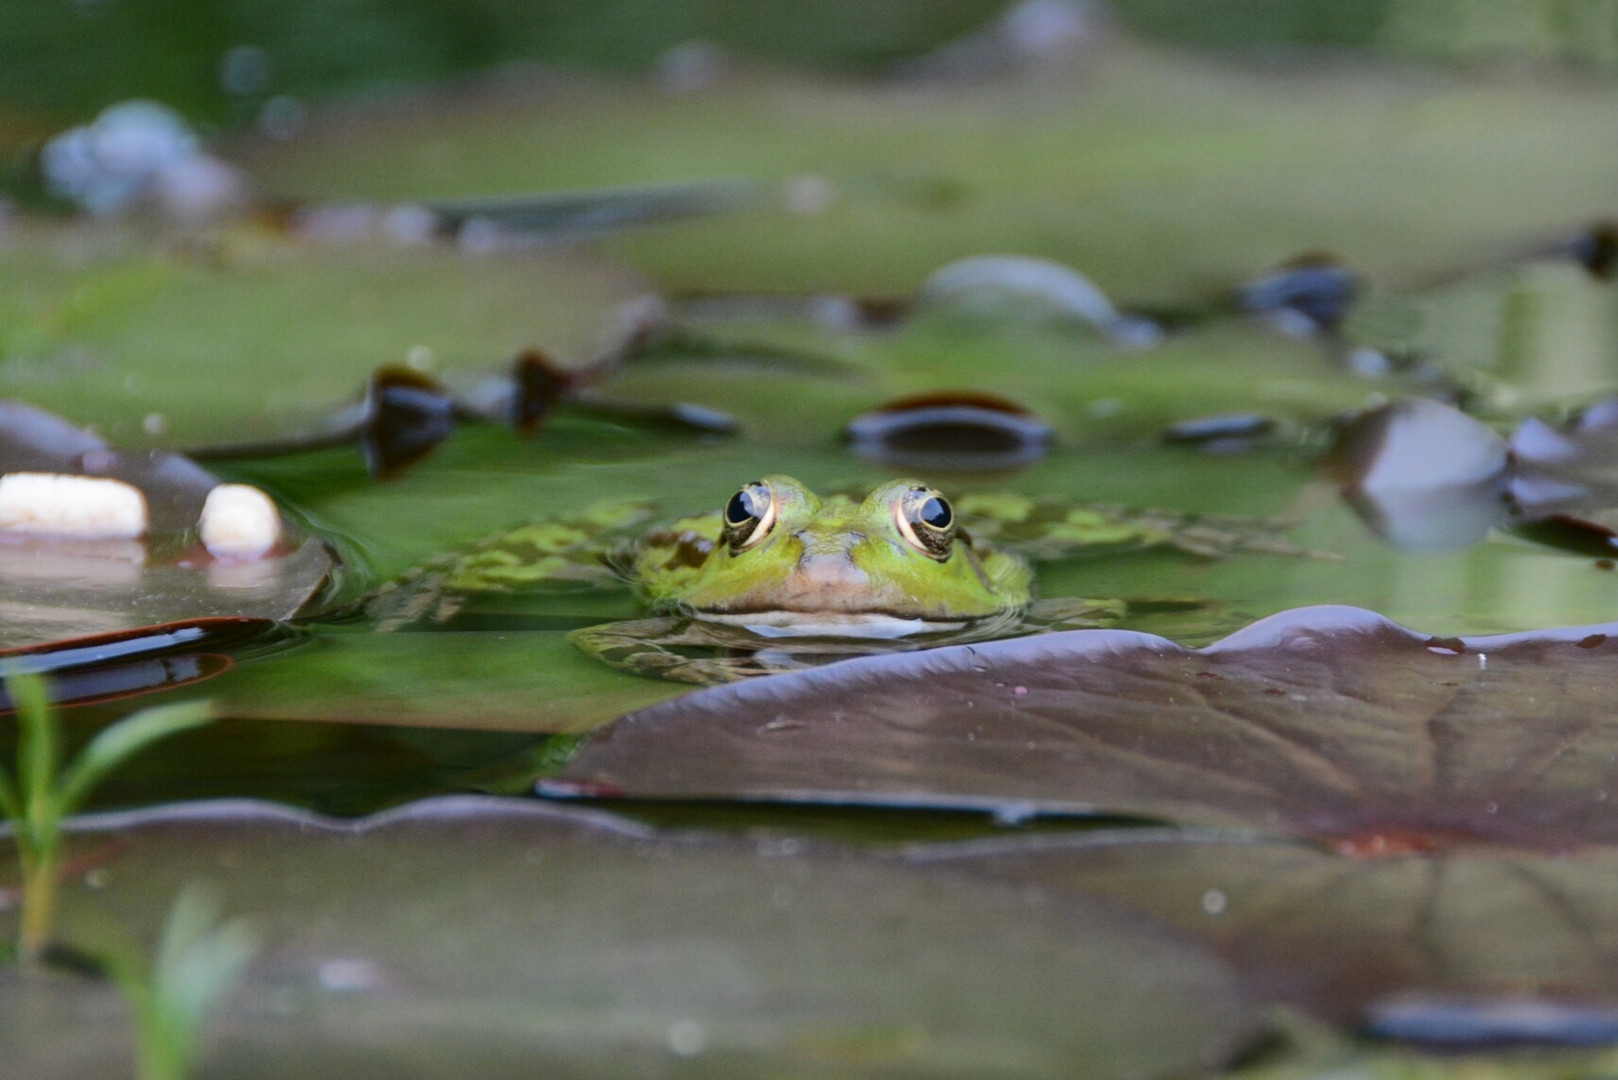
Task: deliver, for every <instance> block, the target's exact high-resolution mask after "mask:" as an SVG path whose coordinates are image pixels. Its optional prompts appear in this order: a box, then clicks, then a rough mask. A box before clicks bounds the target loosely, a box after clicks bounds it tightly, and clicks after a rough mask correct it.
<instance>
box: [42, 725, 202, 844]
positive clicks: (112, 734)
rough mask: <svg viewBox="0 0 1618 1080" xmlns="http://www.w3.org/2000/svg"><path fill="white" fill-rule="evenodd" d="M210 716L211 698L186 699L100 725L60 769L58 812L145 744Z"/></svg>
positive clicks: (76, 802) (64, 811) (76, 804)
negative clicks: (92, 736)
mask: <svg viewBox="0 0 1618 1080" xmlns="http://www.w3.org/2000/svg"><path fill="white" fill-rule="evenodd" d="M213 718H214V716H213V702H211V701H187V702H183V703H181V704H178V705H162V706H159V707H157V708H155V709H143V710H141V711H140V712H138V713H136V714H135V715H133V716H127V717H125V718H124V719H122V720H120V721H118V722H117V723H116V724H113V725H112V726H111V727H107V728H103V729H102V730H101V731H100V732H99V733H98V734H97V735H96V737H95V738H93V739H91V740H90V744H89V745H88V746H86V747H85V748H84V750H83V751H82V752H80V754H79V756H78V757H76V758H74V759H73V763H72V764H71V765H69V766H68V767H67V771H66V772H65V773H63V775H62V782H61V784H60V785H59V786H58V788H57V796H56V806H55V809H56V813H57V816H59V817H66V816H68V815H69V814H71V813H73V812H74V811H75V810H77V809H78V807H79V804H80V803H82V802H83V801H84V798H85V796H87V795H89V793H90V789H91V788H93V787H95V786H96V784H98V783H100V782H101V780H102V779H103V778H105V777H106V775H107V774H108V773H110V772H112V771H113V770H114V769H116V768H117V767H118V766H119V765H121V764H123V763H124V762H125V761H127V760H128V759H129V758H130V757H132V756H133V755H135V754H137V753H139V752H140V751H141V750H142V749H144V748H145V747H147V746H149V745H151V744H152V743H154V742H157V741H158V740H159V739H164V738H167V737H168V736H170V735H174V734H177V733H179V732H181V731H188V730H190V729H191V728H195V727H201V726H202V725H204V724H207V723H210V722H212V720H213Z"/></svg>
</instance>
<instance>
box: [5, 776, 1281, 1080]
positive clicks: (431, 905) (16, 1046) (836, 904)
mask: <svg viewBox="0 0 1618 1080" xmlns="http://www.w3.org/2000/svg"><path fill="white" fill-rule="evenodd" d="M83 835H84V836H85V838H86V839H90V838H95V839H107V838H112V837H118V838H121V839H122V840H123V841H124V842H125V843H126V845H127V846H126V847H125V848H124V851H123V854H122V855H121V856H120V857H119V858H117V859H116V860H115V861H114V862H112V863H110V864H109V865H108V866H107V867H106V868H105V873H104V875H103V877H104V880H103V881H102V882H101V886H102V887H100V888H97V889H89V888H84V887H75V888H73V889H71V890H70V891H69V892H68V893H67V894H66V895H65V896H64V902H65V907H66V912H65V924H64V925H65V927H66V929H67V931H68V932H69V933H71V934H74V935H76V938H75V940H81V941H86V942H87V943H92V944H93V940H94V938H93V934H94V924H95V921H96V920H98V919H107V918H111V919H115V920H117V921H118V922H119V923H121V924H122V925H124V926H126V927H127V928H129V929H130V930H131V931H133V932H135V933H137V934H140V935H142V936H153V935H155V933H156V930H157V926H158V924H159V922H160V921H161V918H162V912H163V910H164V909H165V908H166V907H167V906H168V901H169V898H171V897H172V896H173V895H174V893H175V891H176V890H177V889H178V888H179V887H180V886H181V885H182V884H183V883H184V882H186V881H188V880H190V879H192V878H193V877H195V875H196V874H197V871H198V867H199V866H200V867H209V868H210V870H209V877H210V878H211V879H213V880H215V881H217V882H218V884H219V886H220V888H221V890H222V896H223V897H224V900H225V903H226V904H227V906H228V908H229V909H230V910H232V911H241V912H243V913H246V914H250V915H252V916H253V917H254V918H255V919H256V920H257V921H258V922H259V923H260V924H261V925H262V926H263V927H264V928H265V931H266V933H265V940H266V941H267V942H268V944H267V946H266V948H265V951H264V953H263V955H262V957H261V959H260V961H259V962H258V963H256V964H255V965H254V967H253V969H252V970H251V971H249V973H248V974H247V976H246V978H245V981H244V982H243V984H242V986H241V988H240V989H239V990H238V992H237V994H236V995H235V1001H236V1003H237V1004H236V1005H235V1006H234V1007H233V1008H232V1009H231V1010H230V1011H229V1012H228V1013H227V1014H226V1015H225V1016H224V1017H223V1018H222V1020H223V1022H222V1024H221V1025H220V1027H221V1031H220V1034H221V1039H220V1042H219V1045H218V1047H217V1049H216V1051H215V1052H214V1054H213V1055H212V1060H213V1061H214V1062H215V1063H216V1064H217V1065H218V1066H219V1067H221V1068H223V1069H224V1070H225V1071H227V1072H230V1073H232V1074H233V1075H255V1076H257V1075H265V1076H269V1075H281V1076H288V1075H297V1076H319V1077H325V1076H337V1075H352V1069H353V1062H354V1060H355V1059H356V1057H357V1056H360V1055H366V1060H372V1061H374V1060H375V1059H374V1054H375V1048H376V1047H378V1046H386V1047H388V1053H389V1061H390V1062H391V1063H392V1064H391V1066H390V1068H391V1071H392V1073H393V1074H394V1075H398V1076H401V1077H429V1076H434V1077H436V1076H466V1075H478V1076H486V1077H496V1076H500V1077H503V1076H513V1077H515V1076H534V1075H545V1076H562V1077H572V1076H580V1077H583V1076H603V1075H615V1076H623V1075H648V1074H654V1073H660V1072H664V1071H669V1072H673V1073H684V1072H686V1071H688V1070H690V1071H691V1072H692V1074H693V1075H696V1074H699V1073H700V1075H703V1076H715V1077H732V1076H734V1077H743V1076H758V1075H787V1074H792V1075H816V1074H819V1075H832V1074H835V1075H838V1076H856V1077H858V1076H872V1077H875V1076H883V1077H900V1076H918V1077H919V1076H929V1077H938V1076H963V1077H966V1076H970V1077H980V1076H985V1075H994V1076H1005V1077H1059V1076H1060V1077H1066V1076H1085V1077H1097V1078H1113V1077H1117V1078H1120V1080H1122V1078H1131V1080H1133V1078H1140V1077H1150V1076H1162V1075H1167V1074H1173V1073H1179V1072H1183V1071H1186V1070H1189V1069H1191V1068H1193V1067H1196V1066H1198V1065H1203V1064H1207V1063H1210V1062H1217V1061H1219V1060H1220V1059H1221V1058H1223V1057H1224V1056H1226V1055H1228V1054H1229V1052H1230V1051H1231V1050H1232V1049H1234V1048H1235V1047H1236V1046H1237V1045H1239V1044H1240V1043H1241V1041H1242V1040H1243V1039H1244V1038H1246V1037H1247V1035H1248V1034H1249V1033H1251V1032H1252V1031H1253V1030H1254V1026H1255V1022H1254V1016H1253V1014H1252V1012H1251V1010H1250V1008H1249V1006H1248V1005H1247V1004H1246V1001H1245V999H1244V997H1243V995H1242V994H1241V992H1240V991H1239V990H1238V989H1237V987H1236V986H1235V985H1234V982H1233V980H1232V979H1231V977H1230V975H1229V973H1228V971H1227V969H1226V968H1225V967H1224V966H1223V965H1222V964H1221V963H1220V962H1218V961H1217V960H1215V959H1214V958H1212V957H1211V956H1210V955H1209V954H1208V952H1207V951H1206V950H1205V949H1203V948H1201V947H1198V946H1195V945H1192V944H1189V943H1187V942H1185V941H1183V940H1182V939H1181V938H1180V937H1179V936H1178V935H1177V934H1173V933H1170V932H1165V931H1164V930H1163V929H1161V928H1160V927H1158V926H1157V925H1156V924H1155V923H1153V922H1151V921H1149V920H1142V919H1139V918H1136V917H1133V916H1130V915H1127V914H1122V913H1119V912H1117V911H1115V910H1113V909H1111V908H1110V907H1108V906H1106V905H1100V904H1095V903H1092V902H1090V901H1086V900H1079V899H1072V898H1041V897H1038V896H1033V895H1030V894H1028V893H1027V892H1025V891H1023V890H1021V889H1017V888H1007V887H1005V886H1001V885H997V884H984V883H974V882H971V881H965V880H961V879H960V878H958V877H956V876H950V875H940V874H936V873H933V872H928V871H918V870H915V869H911V868H908V867H904V866H902V865H897V864H895V863H894V862H892V861H891V860H886V859H879V858H875V857H859V856H854V855H850V854H838V853H830V852H827V853H814V852H808V851H803V850H800V845H798V844H796V843H791V844H787V843H781V842H778V841H770V840H763V841H756V840H740V841H720V840H714V839H701V838H696V837H683V838H682V837H678V836H663V835H659V834H657V833H654V832H651V831H649V830H645V829H642V828H638V827H633V826H629V825H627V824H624V823H622V822H620V821H617V820H614V819H610V818H607V817H605V816H603V815H595V814H587V813H583V812H579V811H568V810H561V809H558V808H547V807H542V806H536V805H534V804H532V803H527V804H524V803H519V802H510V801H504V802H503V801H497V800H470V799H446V800H436V801H431V802H427V803H422V804H416V805H414V806H411V807H408V808H405V809H403V810H400V811H397V812H394V813H391V814H387V815H384V816H382V817H379V818H373V819H369V820H367V821H363V822H358V823H353V824H339V823H336V822H332V821H330V820H322V819H315V818H311V817H307V816H304V815H300V814H294V813H291V812H288V811H284V810H275V809H273V808H269V807H266V806H263V805H262V804H260V805H251V804H240V803H237V804H224V805H218V804H216V805H213V806H209V805H206V804H203V805H197V806H193V807H189V808H168V809H159V810H155V811H151V812H149V813H145V814H139V815H128V816H121V817H112V818H107V819H102V820H101V821H99V822H91V823H87V827H86V829H85V830H84V832H83ZM42 983H43V980H35V979H33V978H31V977H28V976H24V975H19V974H17V973H15V972H10V973H6V972H0V1043H3V1044H4V1045H5V1046H6V1047H7V1048H8V1061H9V1062H11V1063H14V1065H15V1066H16V1067H21V1068H23V1069H24V1071H26V1072H27V1073H28V1075H30V1076H35V1077H40V1078H41V1080H44V1078H47V1077H52V1076H67V1075H77V1076H82V1075H88V1074H100V1075H111V1074H115V1073H116V1072H117V1070H118V1066H119V1064H120V1062H122V1061H123V1060H125V1055H126V1054H127V1053H128V1049H127V1034H126V1033H125V1032H124V1031H122V1030H120V1029H119V1026H118V1025H116V1024H107V1023H105V1022H101V1023H95V1024H89V1023H87V1022H86V1019H87V1018H88V1017H89V1016H91V1015H99V1010H102V1009H105V1008H106V1007H107V1002H106V999H105V996H104V994H103V993H101V992H98V990H97V988H96V987H95V985H94V984H91V983H88V982H86V981H83V980H80V981H79V982H77V983H76V984H75V985H74V986H73V987H71V988H69V987H65V986H56V987H47V986H46V985H42ZM47 990H50V991H51V992H48V993H47V992H46V991H47ZM289 1006H290V1007H289ZM64 1045H71V1047H72V1049H71V1052H69V1053H63V1052H62V1049H61V1048H62V1047H63V1046H64ZM686 1059H694V1060H691V1061H690V1062H689V1063H688V1062H687V1061H686Z"/></svg>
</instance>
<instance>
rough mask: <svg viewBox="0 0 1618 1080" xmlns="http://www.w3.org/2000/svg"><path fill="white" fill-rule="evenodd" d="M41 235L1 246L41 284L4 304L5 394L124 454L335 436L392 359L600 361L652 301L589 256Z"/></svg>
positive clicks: (257, 238) (19, 276) (0, 258)
mask: <svg viewBox="0 0 1618 1080" xmlns="http://www.w3.org/2000/svg"><path fill="white" fill-rule="evenodd" d="M26 241H27V242H21V243H16V244H13V245H9V246H7V247H6V248H5V249H4V250H3V251H0V274H3V275H4V276H5V277H6V279H7V281H8V282H11V281H17V282H23V283H25V284H24V285H22V286H20V287H19V288H17V289H15V290H8V293H7V295H5V296H3V297H0V360H3V361H4V362H3V363H0V394H5V395H9V396H14V397H20V398H23V399H26V400H28V401H30V402H32V403H34V404H36V405H40V406H43V407H46V408H51V409H54V410H56V411H58V412H62V413H64V414H70V415H72V416H73V417H74V418H75V419H77V420H79V421H80V422H82V423H87V424H92V425H94V426H95V427H96V428H97V430H98V431H100V432H101V433H102V434H104V435H106V436H107V437H109V438H111V439H113V440H114V441H116V442H117V443H118V444H119V445H121V446H137V445H160V446H188V445H196V444H216V443H239V442H242V441H244V440H252V439H268V438H272V437H284V436H288V435H298V434H304V433H307V432H309V431H311V430H320V429H323V428H324V426H326V425H327V424H328V423H329V422H330V421H331V419H332V418H333V415H334V414H335V413H336V412H337V410H339V409H340V408H341V407H342V406H344V405H346V404H347V403H349V402H351V401H355V400H357V399H358V397H359V395H360V393H361V391H362V390H363V388H364V387H365V385H366V380H367V379H368V378H369V376H370V374H371V372H372V371H373V370H374V369H376V368H378V367H381V366H383V365H387V364H401V363H406V362H409V363H411V364H412V365H413V366H415V367H418V368H425V369H429V370H430V371H432V372H435V373H438V374H442V375H444V376H446V377H451V376H454V377H466V378H470V377H471V376H473V375H476V374H479V373H485V372H486V373H494V372H497V371H500V370H502V369H503V368H504V367H505V366H506V365H507V364H509V363H510V361H511V358H512V357H513V356H515V355H517V354H518V353H519V352H521V351H523V350H524V349H527V348H533V347H543V348H546V349H549V350H552V351H553V352H554V353H555V354H556V355H557V356H559V357H562V358H564V359H566V360H568V361H570V362H578V361H582V360H585V359H589V358H590V357H592V356H593V355H594V352H595V349H596V348H597V343H598V339H599V338H600V336H601V335H602V334H603V333H605V332H606V331H607V330H608V329H609V328H610V327H611V324H612V317H613V315H614V313H615V312H616V311H617V310H618V309H619V305H620V304H622V303H624V302H626V301H628V300H630V299H632V298H634V297H637V296H640V295H642V294H643V293H644V292H645V287H644V285H643V284H641V283H640V282H639V281H638V280H637V279H636V277H635V276H634V275H633V274H631V273H628V272H626V271H624V270H622V269H619V268H617V267H613V266H609V265H606V264H604V263H602V262H600V261H598V260H595V259H591V258H589V257H588V256H585V255H583V254H578V253H574V254H567V255H538V254H525V255H524V256H523V257H521V258H520V259H519V258H506V257H495V256H490V257H479V256H472V255H464V254H460V253H457V252H452V251H443V250H439V249H434V248H428V249H416V248H403V249H401V248H399V247H397V246H392V245H387V246H381V245H355V246H346V247H344V246H335V247H334V246H320V245H317V244H298V243H293V242H289V241H283V240H278V239H269V238H266V237H265V236H264V235H263V234H260V233H248V232H241V233H228V234H225V235H223V236H222V237H220V238H219V239H218V240H217V246H216V247H210V248H205V249H204V250H200V251H191V250H190V249H183V250H181V251H179V252H174V251H168V252H154V251H153V250H151V249H149V248H146V247H142V246H139V245H135V244H133V243H125V244H118V243H115V242H113V241H112V240H109V239H108V238H105V237H89V236H81V235H79V234H78V233H76V232H74V231H72V230H60V229H55V228H41V229H39V230H37V231H30V233H29V234H28V235H27V237H26ZM87 247H88V248H90V251H89V252H88V253H87V252H86V251H85V250H84V249H85V248H87ZM87 254H88V255H93V256H94V257H93V258H87Z"/></svg>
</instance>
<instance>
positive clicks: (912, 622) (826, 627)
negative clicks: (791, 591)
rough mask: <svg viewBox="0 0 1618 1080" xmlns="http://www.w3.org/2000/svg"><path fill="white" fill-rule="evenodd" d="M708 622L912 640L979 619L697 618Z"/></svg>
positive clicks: (828, 614)
mask: <svg viewBox="0 0 1618 1080" xmlns="http://www.w3.org/2000/svg"><path fill="white" fill-rule="evenodd" d="M696 618H699V619H701V620H703V621H704V622H714V623H722V624H724V625H726V626H739V627H741V628H742V629H744V630H747V631H750V632H752V633H754V634H757V635H758V636H759V637H766V638H795V637H829V638H875V639H879V640H885V639H892V638H905V637H912V636H914V635H917V634H948V633H953V632H954V631H957V630H964V629H965V628H966V627H968V626H971V625H973V624H974V623H976V622H978V621H979V620H976V619H923V618H918V617H915V616H910V617H906V616H901V615H890V614H888V613H887V612H883V611H815V612H807V611H745V612H728V613H727V612H713V611H705V612H702V613H700V614H698V615H697V616H696Z"/></svg>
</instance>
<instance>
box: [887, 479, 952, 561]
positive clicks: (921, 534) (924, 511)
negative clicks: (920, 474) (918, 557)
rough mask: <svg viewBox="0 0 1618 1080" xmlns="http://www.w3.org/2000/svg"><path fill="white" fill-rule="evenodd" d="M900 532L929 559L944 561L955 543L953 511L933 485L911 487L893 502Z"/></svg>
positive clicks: (894, 516)
mask: <svg viewBox="0 0 1618 1080" xmlns="http://www.w3.org/2000/svg"><path fill="white" fill-rule="evenodd" d="M893 520H894V523H895V524H896V525H898V526H899V535H901V536H903V537H904V538H905V540H906V541H907V542H908V543H909V544H910V546H911V547H914V548H915V549H916V550H917V551H919V552H921V553H922V554H923V555H926V556H927V557H928V558H929V559H937V560H938V561H939V562H943V561H944V560H945V559H948V558H949V555H950V551H951V550H953V548H954V546H955V511H954V510H953V509H951V508H950V505H949V500H948V499H946V498H944V496H942V495H940V494H939V493H938V492H936V491H934V490H933V489H932V488H925V487H913V488H911V489H910V490H909V491H907V492H905V493H904V494H903V495H901V496H899V498H898V499H897V500H895V501H894V504H893Z"/></svg>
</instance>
